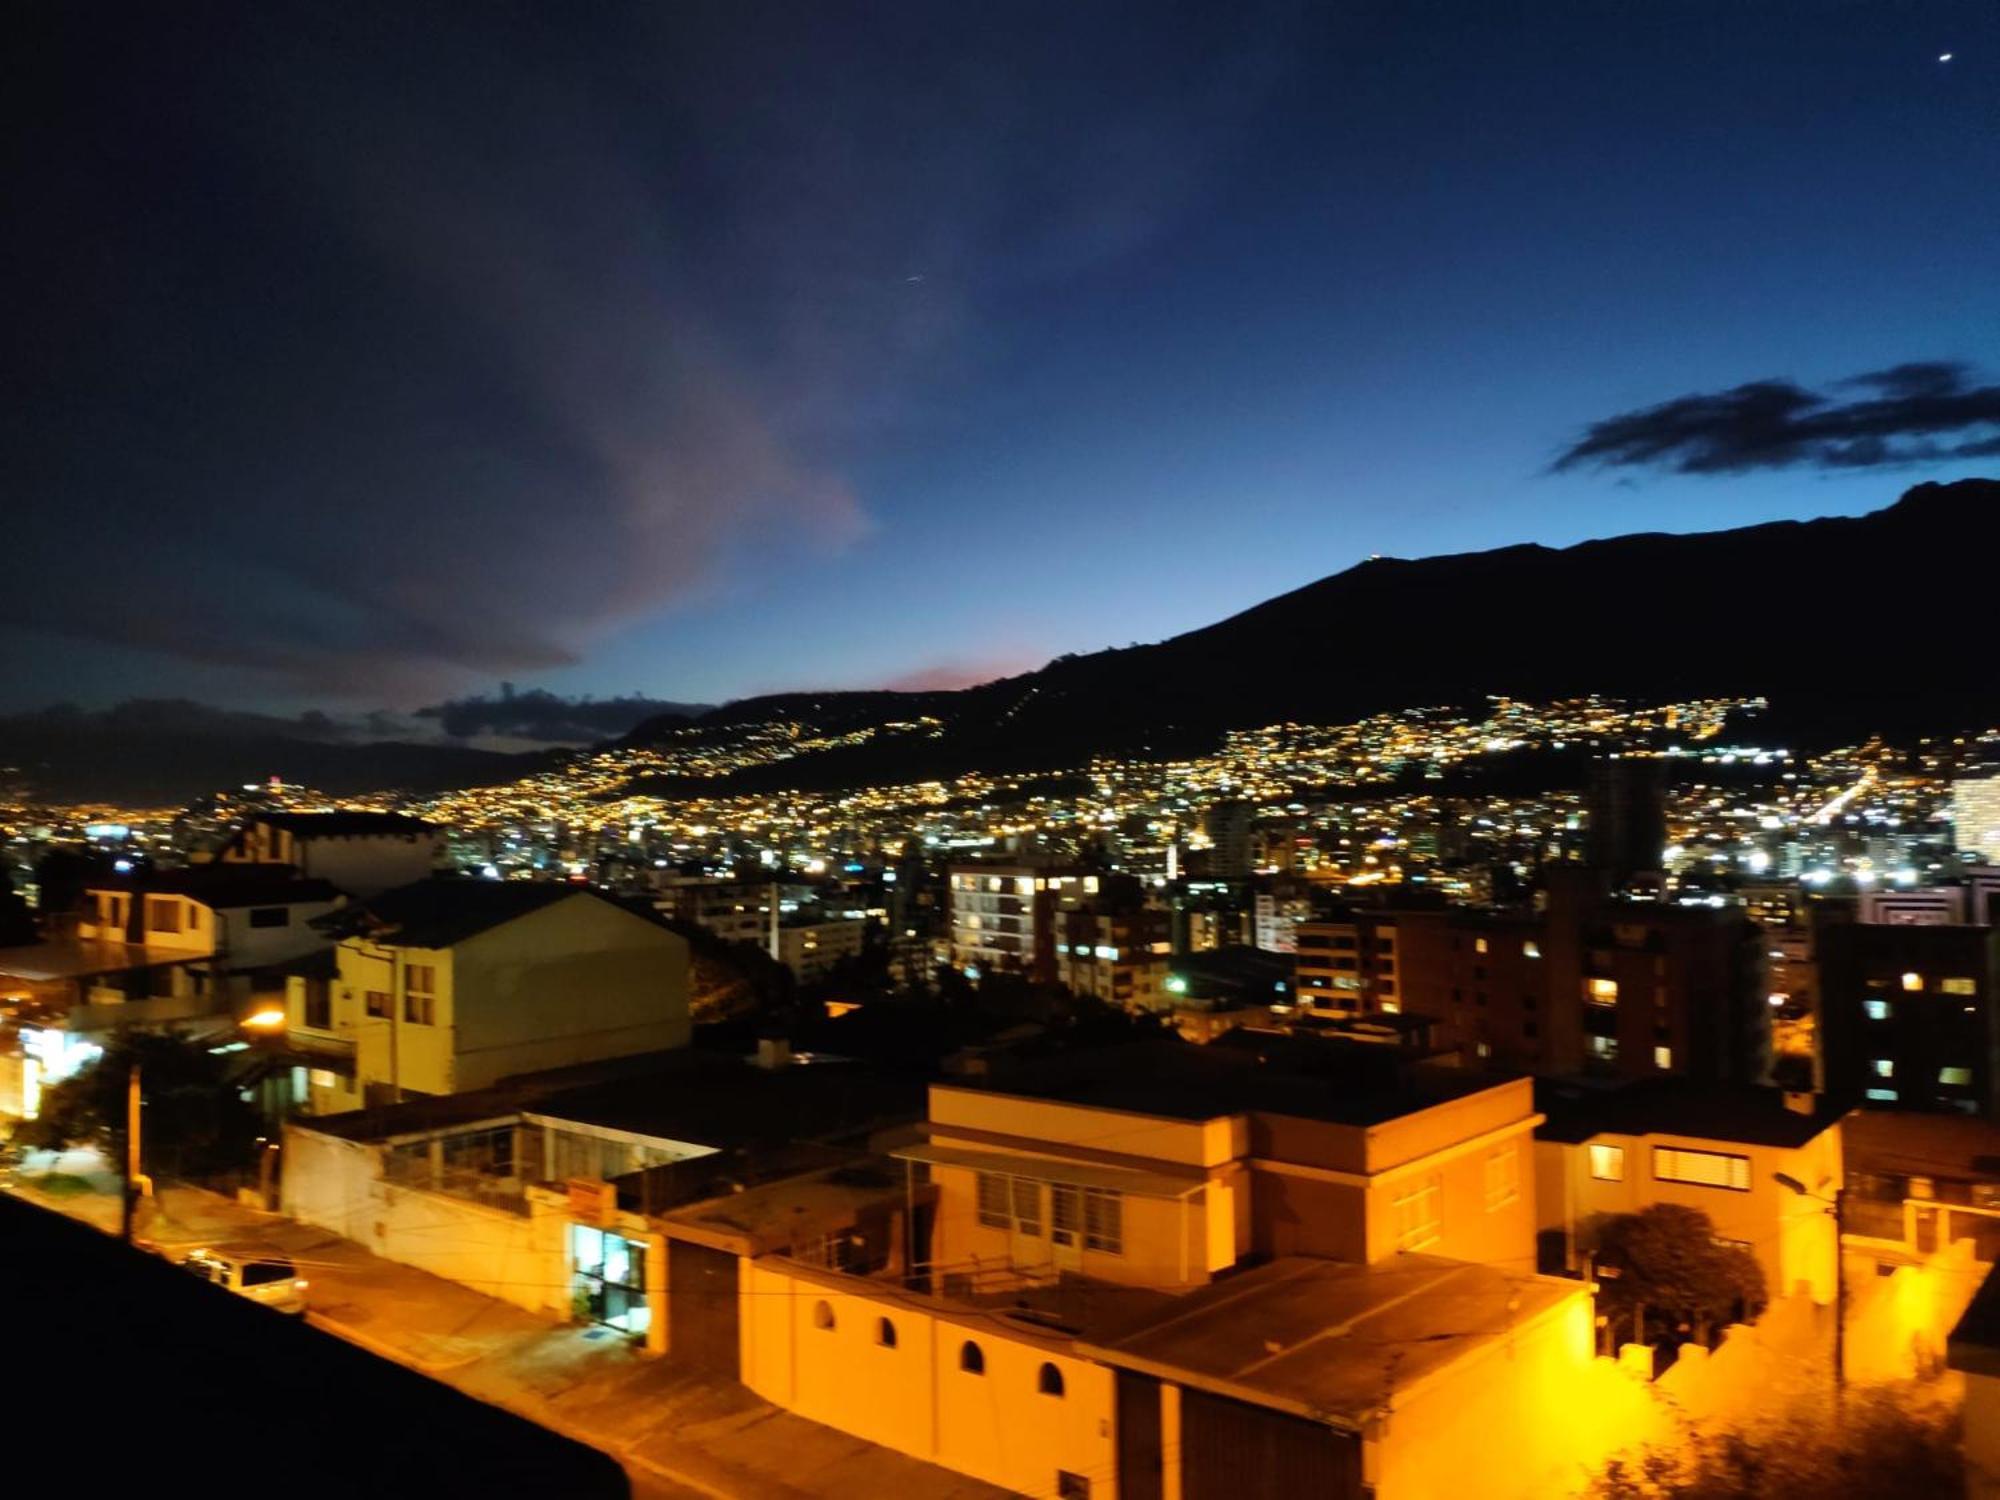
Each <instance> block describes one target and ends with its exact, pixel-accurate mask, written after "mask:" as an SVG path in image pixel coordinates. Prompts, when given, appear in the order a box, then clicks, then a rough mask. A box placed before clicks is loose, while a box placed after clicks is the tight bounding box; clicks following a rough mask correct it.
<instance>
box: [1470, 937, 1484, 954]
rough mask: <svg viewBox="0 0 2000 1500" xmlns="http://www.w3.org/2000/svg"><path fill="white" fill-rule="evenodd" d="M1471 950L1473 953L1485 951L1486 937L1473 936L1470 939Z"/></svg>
mask: <svg viewBox="0 0 2000 1500" xmlns="http://www.w3.org/2000/svg"><path fill="white" fill-rule="evenodd" d="M1472 951H1473V952H1474V953H1484V952H1485V951H1486V939H1485V938H1474V939H1473V940H1472Z"/></svg>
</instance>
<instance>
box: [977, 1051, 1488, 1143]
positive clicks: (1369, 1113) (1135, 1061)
mask: <svg viewBox="0 0 2000 1500" xmlns="http://www.w3.org/2000/svg"><path fill="white" fill-rule="evenodd" d="M1236 1036H1237V1034H1236V1033H1231V1034H1230V1036H1227V1037H1223V1038H1221V1039H1219V1040H1218V1041H1217V1042H1215V1043H1214V1044H1212V1045H1210V1046H1206V1047H1203V1046H1198V1045H1196V1044H1195V1043H1192V1042H1179V1041H1149V1042H1139V1043H1134V1044H1132V1045H1130V1046H1124V1047H1106V1048H1100V1049H1098V1050H1095V1051H1089V1052H1076V1053H1070V1054H1067V1055H1065V1056H1062V1057H1056V1058H1049V1059H1046V1060H1043V1061H1038V1062H1035V1063H1031V1064H1026V1065H1023V1066H1022V1067H1020V1068H1019V1069H1016V1070H1010V1071H1006V1072H1003V1073H1000V1074H998V1075H996V1076H994V1077H992V1078H990V1079H982V1080H978V1081H965V1082H954V1083H951V1084H948V1085H947V1084H941V1085H939V1087H950V1088H964V1089H970V1090H977V1091H983V1092H988V1093H995V1094H1011V1095H1014V1096H1016V1097H1020V1098H1028V1099H1047V1100H1051V1101H1056V1102H1060V1103H1065V1104H1078V1105H1084V1106H1087V1107H1090V1108H1095V1109H1112V1110H1121V1111H1124V1112H1125V1113H1128V1114H1139V1115H1155V1116H1159V1117H1163V1118H1166V1119H1175V1120H1190V1121H1194V1120H1212V1119H1216V1118H1218V1117H1220V1116H1224V1115H1237V1114H1251V1113H1258V1114H1272V1115H1290V1116H1295V1117H1297V1118H1300V1119H1307V1120H1322V1121H1326V1122H1327V1123H1329V1124H1337V1125H1359V1126H1367V1125H1380V1124H1383V1123H1384V1122H1386V1121H1389V1120H1393V1119H1397V1118H1399V1117H1401V1116H1403V1115H1409V1114H1415V1113H1417V1112H1418V1111H1420V1110H1425V1109H1429V1108H1431V1107H1433V1106H1434V1105H1438V1104H1444V1103H1448V1102H1450V1101H1451V1100H1454V1099H1463V1098H1466V1097H1468V1096H1470V1095H1473V1094H1478V1093H1483V1092H1485V1091H1486V1090H1488V1089H1492V1088H1498V1087H1500V1086H1502V1085H1504V1084H1507V1083H1510V1082H1513V1081H1515V1078H1516V1076H1517V1075H1513V1074H1504V1073H1502V1074H1495V1073H1471V1072H1461V1071H1459V1070H1456V1069H1443V1068H1425V1067H1423V1066H1421V1065H1415V1064H1410V1063H1407V1062H1404V1063H1402V1064H1401V1065H1400V1066H1398V1065H1397V1060H1396V1059H1394V1058H1392V1057H1390V1056H1389V1055H1387V1051H1386V1049H1382V1048H1359V1047H1357V1048H1345V1047H1340V1048H1335V1047H1326V1046H1323V1045H1321V1044H1319V1043H1317V1042H1315V1041H1312V1040H1310V1039H1300V1038H1295V1037H1289V1036H1285V1035H1283V1034H1280V1033H1269V1034H1266V1033H1256V1034H1254V1035H1252V1036H1249V1037H1242V1038H1238V1039H1237V1040H1233V1041H1232V1040H1231V1038H1232V1037H1236ZM1224 1042H1228V1043H1229V1045H1228V1046H1224V1045H1223V1043H1224Z"/></svg>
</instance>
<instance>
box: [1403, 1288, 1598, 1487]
mask: <svg viewBox="0 0 2000 1500" xmlns="http://www.w3.org/2000/svg"><path fill="white" fill-rule="evenodd" d="M1591 1331H1592V1330H1591V1301H1590V1295H1589V1293H1588V1292H1587V1291H1586V1290H1585V1289H1584V1288H1582V1287H1581V1286H1579V1287H1578V1288H1577V1289H1576V1294H1575V1295H1574V1296H1573V1297H1571V1298H1570V1299H1569V1300H1568V1301H1566V1302H1564V1303H1562V1304H1560V1305H1559V1306H1557V1307H1556V1308H1554V1309H1552V1310H1551V1311H1550V1312H1549V1313H1547V1314H1544V1315H1543V1316H1541V1317H1540V1318H1538V1319H1536V1320H1535V1321H1534V1322H1533V1323H1530V1324H1528V1325H1527V1326H1525V1327H1523V1328H1521V1329H1520V1330H1518V1331H1517V1332H1516V1333H1514V1334H1513V1335H1511V1336H1510V1337H1508V1338H1506V1339H1505V1340H1503V1341H1500V1342H1499V1343H1497V1344H1495V1345H1494V1346H1493V1347H1491V1348H1488V1349H1486V1350H1483V1351H1481V1352H1480V1353H1479V1354H1477V1355H1475V1356H1473V1357H1471V1358H1468V1359H1466V1360H1463V1361H1461V1362H1459V1363H1457V1364H1454V1365H1452V1366H1450V1367H1449V1368H1448V1369H1446V1370H1445V1371H1443V1372H1442V1373H1441V1374H1440V1375H1439V1376H1438V1377H1437V1378H1435V1379H1434V1380H1431V1381H1429V1382H1426V1383H1423V1384H1421V1385H1419V1386H1417V1387H1416V1388H1415V1389H1413V1390H1410V1391H1406V1392H1404V1393H1402V1394H1399V1395H1398V1396H1397V1397H1396V1398H1395V1400H1394V1402H1393V1404H1392V1406H1391V1408H1390V1410H1389V1412H1388V1414H1387V1415H1386V1417H1384V1418H1383V1419H1382V1420H1381V1421H1380V1422H1379V1424H1378V1425H1377V1427H1376V1429H1375V1431H1374V1432H1373V1433H1372V1434H1370V1437H1369V1441H1368V1444H1367V1447H1366V1449H1365V1450H1364V1458H1363V1463H1364V1472H1365V1474H1366V1476H1367V1477H1368V1478H1370V1479H1372V1481H1373V1482H1374V1484H1375V1487H1376V1488H1375V1496H1376V1500H1438V1497H1449V1496H1454V1495H1477V1496H1480V1497H1482V1500H1517V1497H1518V1500H1530V1497H1540V1496H1544V1495H1560V1494H1570V1493H1574V1492H1575V1491H1576V1490H1577V1489H1579V1488H1580V1484H1579V1481H1580V1479H1581V1478H1582V1476H1583V1474H1584V1472H1585V1469H1586V1467H1587V1466H1588V1465H1590V1464H1592V1463H1594V1462H1595V1461H1596V1459H1597V1458H1598V1457H1599V1456H1601V1454H1602V1453H1603V1452H1604V1451H1605V1449H1606V1448H1607V1447H1609V1446H1612V1445H1613V1444H1614V1443H1615V1442H1617V1441H1618V1440H1620V1439H1622V1438H1623V1437H1624V1436H1625V1435H1626V1430H1625V1428H1624V1425H1623V1422H1622V1421H1620V1422H1618V1423H1616V1424H1614V1423H1612V1422H1610V1421H1608V1420H1603V1418H1605V1417H1607V1416H1608V1415H1609V1408H1608V1407H1607V1406H1605V1405H1603V1404H1601V1398H1600V1396H1599V1395H1598V1394H1597V1393H1596V1387H1597V1386H1598V1385H1599V1384H1603V1383H1606V1382H1608V1381H1616V1380H1617V1379H1618V1377H1617V1375H1616V1373H1615V1372H1612V1371H1609V1370H1597V1369H1593V1363H1594V1362H1593V1360H1592V1359H1591Z"/></svg>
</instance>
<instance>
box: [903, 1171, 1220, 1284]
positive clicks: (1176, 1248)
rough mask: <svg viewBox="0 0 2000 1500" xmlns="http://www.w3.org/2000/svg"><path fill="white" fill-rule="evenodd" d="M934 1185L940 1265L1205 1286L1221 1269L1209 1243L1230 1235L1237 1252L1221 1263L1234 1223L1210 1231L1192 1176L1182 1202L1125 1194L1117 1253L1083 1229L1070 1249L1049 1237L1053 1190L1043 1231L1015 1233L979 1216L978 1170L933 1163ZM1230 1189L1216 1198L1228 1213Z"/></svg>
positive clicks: (935, 1258) (934, 1256)
mask: <svg viewBox="0 0 2000 1500" xmlns="http://www.w3.org/2000/svg"><path fill="white" fill-rule="evenodd" d="M931 1181H932V1182H933V1183H935V1184H936V1185H937V1190H938V1204H937V1219H936V1228H935V1230H934V1231H933V1234H932V1239H931V1261H932V1264H933V1265H935V1266H936V1267H938V1268H939V1270H940V1271H941V1272H959V1271H964V1272H970V1271H972V1270H974V1268H975V1266H978V1267H994V1266H1000V1267H1004V1266H1014V1267H1017V1268H1019V1269H1022V1270H1046V1269H1050V1268H1056V1267H1059V1268H1060V1269H1063V1270H1067V1271H1075V1272H1078V1273H1080V1274H1082V1275H1085V1276H1088V1277H1091V1278H1093V1279H1094V1280H1097V1281H1111V1282H1117V1283H1119V1284H1121V1285H1125V1286H1153V1287H1177V1286H1190V1285H1200V1284H1204V1283H1206V1282H1207V1281H1208V1277H1209V1272H1210V1271H1211V1270H1214V1269H1220V1267H1216V1266H1213V1265H1211V1263H1210V1245H1211V1243H1212V1236H1213V1242H1216V1243H1219V1242H1220V1241H1221V1240H1222V1239H1224V1238H1226V1239H1227V1240H1228V1241H1229V1243H1230V1244H1231V1246H1232V1253H1231V1254H1230V1257H1229V1259H1228V1260H1227V1261H1225V1262H1224V1263H1223V1264H1224V1265H1233V1264H1235V1260H1236V1256H1235V1254H1234V1249H1233V1247H1234V1239H1235V1233H1234V1226H1233V1225H1231V1224H1227V1223H1225V1222H1223V1221H1222V1220H1221V1219H1220V1218H1219V1217H1218V1220H1217V1223H1216V1225H1215V1228H1214V1229H1213V1230H1211V1227H1210V1221H1209V1213H1210V1204H1209V1201H1208V1194H1207V1190H1206V1189H1205V1188H1203V1187H1202V1185H1201V1184H1200V1183H1198V1182H1190V1183H1189V1184H1188V1187H1189V1189H1190V1191H1191V1193H1195V1194H1199V1195H1200V1196H1199V1197H1198V1198H1191V1199H1190V1201H1189V1202H1188V1203H1187V1204H1186V1206H1185V1207H1183V1205H1182V1204H1181V1203H1179V1202H1177V1201H1175V1200H1172V1199H1165V1198H1142V1197H1139V1196H1137V1195H1135V1194H1131V1193H1127V1194H1126V1195H1125V1196H1124V1200H1123V1210H1124V1229H1123V1233H1122V1235H1121V1236H1120V1239H1121V1242H1122V1245H1123V1250H1122V1252H1121V1253H1119V1254H1116V1255H1113V1254H1111V1253H1110V1252H1108V1251H1104V1250H1090V1249H1087V1248H1085V1247H1084V1245H1083V1237H1082V1235H1081V1234H1079V1235H1078V1237H1077V1243H1076V1245H1075V1246H1073V1247H1070V1248H1069V1249H1067V1250H1065V1249H1063V1248H1060V1247H1058V1246H1056V1245H1055V1244H1054V1243H1053V1242H1052V1241H1051V1240H1050V1239H1049V1233H1048V1231H1049V1225H1048V1215H1049V1201H1048V1200H1049V1192H1048V1188H1047V1187H1046V1186H1044V1187H1043V1188H1042V1233H1041V1234H1040V1235H1039V1236H1032V1237H1031V1236H1017V1235H1015V1234H1014V1233H1013V1232H1012V1231H1011V1230H1008V1229H996V1228H993V1227H991V1226H989V1225H986V1224H982V1223H980V1222H979V1212H978V1209H979V1196H978V1193H979V1189H978V1173H977V1171H976V1169H974V1168H971V1167H948V1166H937V1167H933V1168H932V1169H931ZM1234 1206H1235V1204H1234V1197H1233V1195H1225V1196H1223V1197H1221V1198H1218V1201H1217V1202H1216V1203H1215V1205H1214V1207H1215V1211H1216V1213H1217V1214H1218V1216H1219V1215H1223V1214H1228V1213H1230V1212H1231V1211H1232V1210H1233V1208H1234Z"/></svg>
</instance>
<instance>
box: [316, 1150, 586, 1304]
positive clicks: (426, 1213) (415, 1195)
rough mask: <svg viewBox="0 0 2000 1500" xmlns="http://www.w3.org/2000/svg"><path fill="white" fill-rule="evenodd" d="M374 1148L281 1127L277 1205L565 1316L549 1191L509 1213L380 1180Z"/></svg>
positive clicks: (559, 1227) (388, 1255)
mask: <svg viewBox="0 0 2000 1500" xmlns="http://www.w3.org/2000/svg"><path fill="white" fill-rule="evenodd" d="M380 1171H381V1167H380V1161H379V1157H378V1151H377V1148H375V1147H373V1146H369V1145H364V1144H360V1143H357V1142H353V1141H344V1140H340V1139H338V1138H337V1137H334V1136H327V1135H320V1134H318V1133H317V1132H315V1131H311V1130H306V1129H302V1128H300V1127H299V1126H296V1125H288V1126H286V1127H285V1170H284V1193H283V1197H282V1200H281V1205H280V1206H281V1208H282V1211H283V1212H284V1213H286V1214H288V1215H289V1216H290V1217H292V1218H294V1219H297V1220H298V1221H299V1222H300V1223H302V1224H311V1225H314V1226H316V1227H317V1228H320V1229H325V1230H327V1231H329V1232H330V1233H333V1234H337V1235H340V1236H341V1237H342V1238H344V1239H350V1240H353V1241H355V1242H356V1243H358V1244H360V1245H362V1246H364V1247H365V1248H367V1249H369V1250H372V1251H374V1252H375V1254H377V1255H379V1256H381V1257H382V1258H383V1259H384V1260H393V1261H395V1262H397V1263H398V1264H400V1265H405V1266H414V1267H416V1268H417V1269H418V1270H420V1271H429V1272H430V1273H431V1274H432V1275H434V1276H443V1277H445V1278H447V1279H449V1280H451V1281H456V1282H458V1283H460V1284H461V1285H463V1286H468V1287H470V1288H472V1290H474V1291H476V1292H481V1293H483V1294H485V1295H486V1296H489V1297H494V1298H497V1299H499V1300H500V1301H502V1302H509V1303H512V1304H513V1305H514V1306H516V1307H521V1308H525V1309H527V1310H528V1311H530V1312H541V1313H550V1314H553V1315H555V1316H558V1317H564V1318H566V1317H568V1316H569V1305H570V1295H569V1264H568V1251H567V1247H566V1246H565V1244H564V1233H563V1231H564V1225H565V1224H566V1223H567V1222H568V1215H567V1213H566V1212H565V1211H564V1208H563V1205H562V1202H561V1200H560V1199H559V1198H558V1197H556V1196H555V1195H553V1194H547V1193H534V1192H531V1193H530V1198H529V1203H530V1207H531V1209H532V1212H530V1213H528V1214H525V1215H524V1214H514V1213H508V1212H506V1211H505V1210H502V1209H495V1208H487V1207H485V1206H483V1205H481V1204H477V1203H469V1202H466V1201H464V1200H462V1199H457V1198H450V1197H447V1196H445V1195H444V1194H442V1193H432V1192H426V1191H423V1190H421V1189H417V1188H406V1187H400V1186H397V1185H395V1184H393V1183H387V1182H383V1181H382V1180H381V1178H380V1175H379V1174H380Z"/></svg>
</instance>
